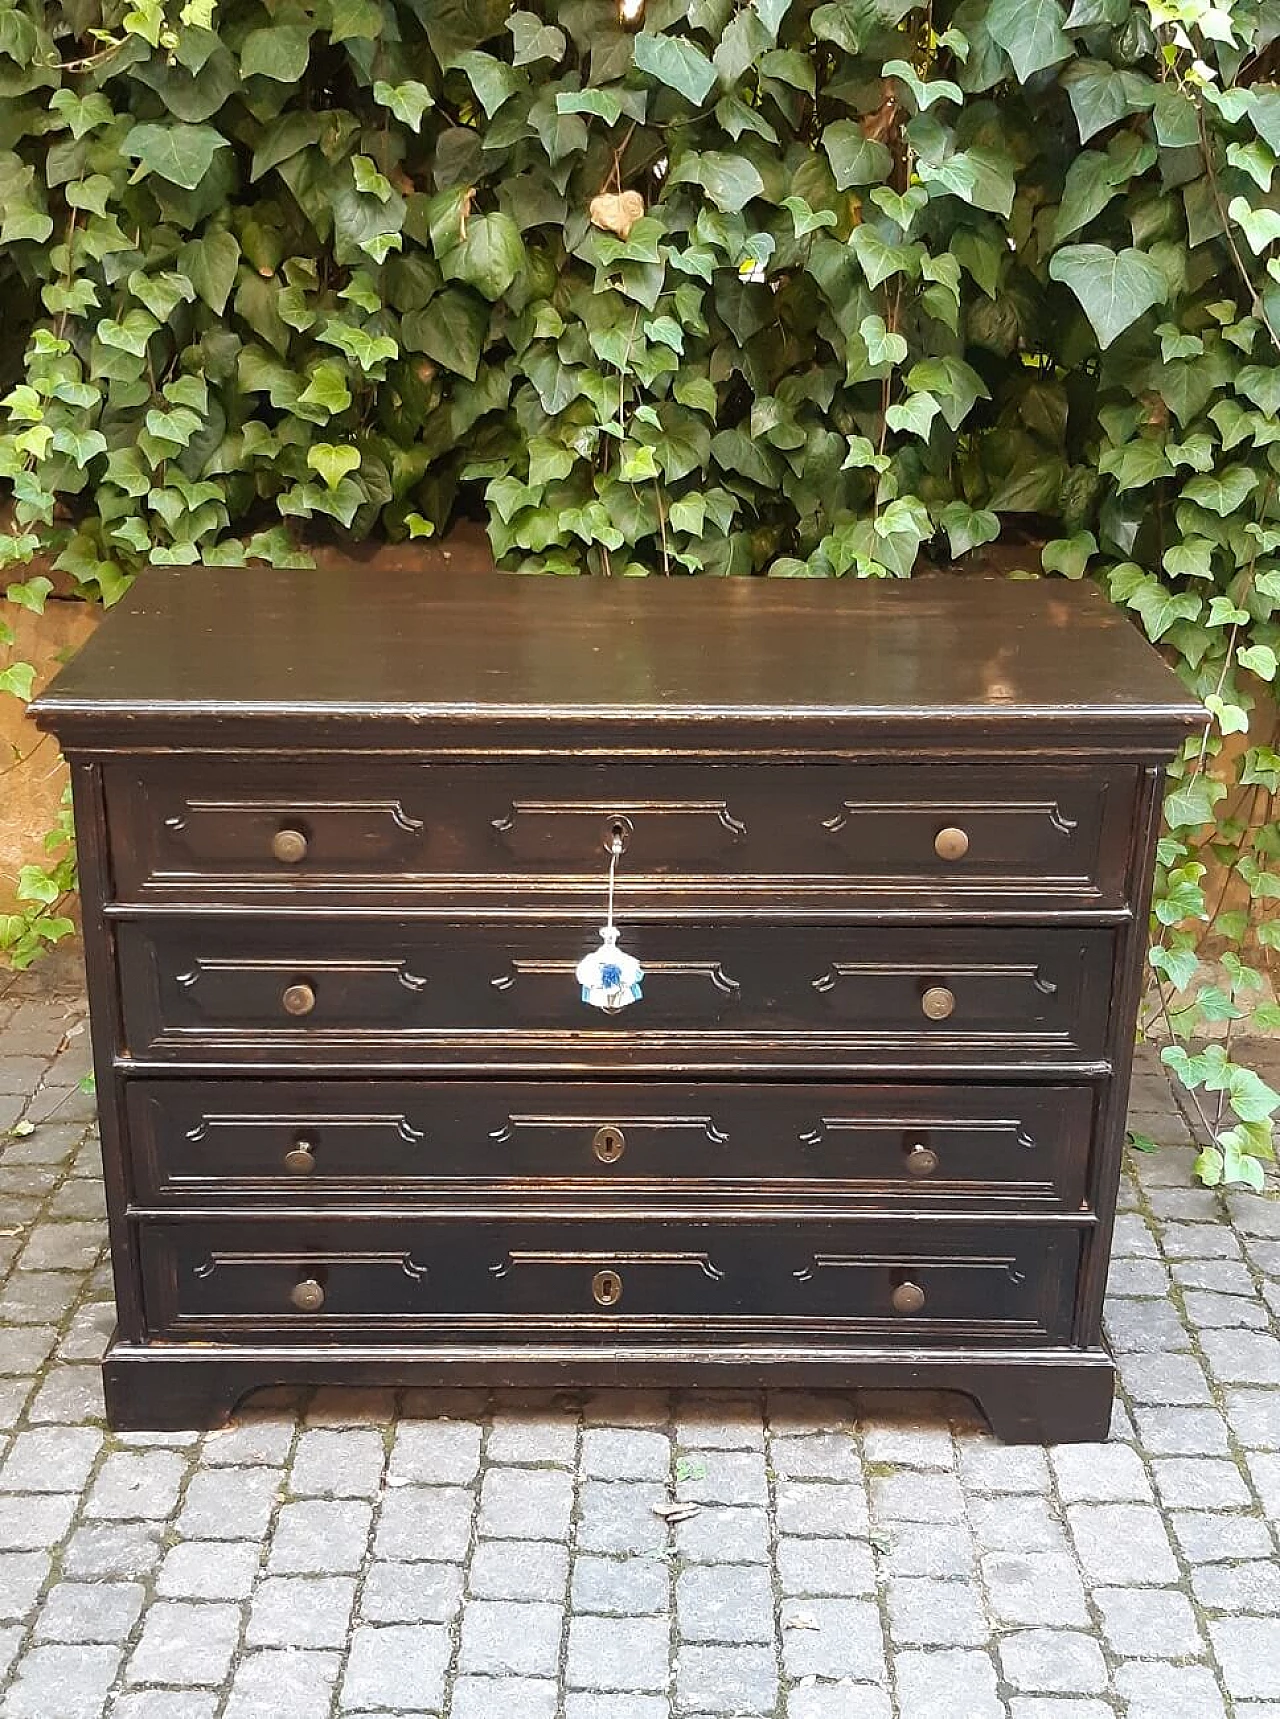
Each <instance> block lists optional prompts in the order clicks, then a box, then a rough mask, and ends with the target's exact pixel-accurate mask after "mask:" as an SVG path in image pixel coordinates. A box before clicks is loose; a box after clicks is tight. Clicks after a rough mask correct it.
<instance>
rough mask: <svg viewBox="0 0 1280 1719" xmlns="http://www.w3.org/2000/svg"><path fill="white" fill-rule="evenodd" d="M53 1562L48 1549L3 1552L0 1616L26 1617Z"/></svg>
mask: <svg viewBox="0 0 1280 1719" xmlns="http://www.w3.org/2000/svg"><path fill="white" fill-rule="evenodd" d="M51 1564H52V1559H51V1558H50V1556H49V1554H48V1553H47V1552H0V1619H3V1620H5V1621H8V1620H10V1619H13V1618H24V1617H26V1615H27V1613H28V1612H29V1611H30V1610H31V1608H32V1607H33V1606H34V1605H35V1603H36V1600H37V1598H38V1597H39V1594H40V1590H41V1588H42V1587H43V1586H44V1584H45V1579H46V1578H47V1576H48V1574H49V1569H50V1566H51Z"/></svg>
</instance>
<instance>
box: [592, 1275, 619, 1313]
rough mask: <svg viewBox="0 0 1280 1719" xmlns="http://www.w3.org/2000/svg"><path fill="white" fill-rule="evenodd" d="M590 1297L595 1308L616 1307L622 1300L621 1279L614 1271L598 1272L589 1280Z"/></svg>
mask: <svg viewBox="0 0 1280 1719" xmlns="http://www.w3.org/2000/svg"><path fill="white" fill-rule="evenodd" d="M591 1295H592V1298H593V1300H594V1301H595V1304H596V1306H597V1307H616V1306H617V1305H618V1303H619V1302H620V1301H621V1300H622V1278H621V1277H620V1276H619V1274H618V1273H617V1272H616V1271H598V1272H597V1273H596V1274H595V1276H594V1277H593V1278H592V1279H591Z"/></svg>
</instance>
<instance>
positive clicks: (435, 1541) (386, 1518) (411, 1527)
mask: <svg viewBox="0 0 1280 1719" xmlns="http://www.w3.org/2000/svg"><path fill="white" fill-rule="evenodd" d="M475 1508H476V1501H475V1495H474V1494H473V1493H471V1492H467V1491H465V1490H464V1489H463V1488H462V1487H459V1486H412V1487H406V1488H405V1489H404V1490H403V1491H400V1492H388V1493H387V1495H386V1497H385V1499H384V1500H383V1504H382V1515H381V1517H380V1519H379V1521H378V1531H377V1534H376V1535H375V1536H374V1542H373V1551H374V1556H375V1557H377V1558H400V1559H403V1560H404V1561H406V1562H410V1563H412V1562H415V1561H418V1560H424V1561H426V1562H431V1563H444V1564H452V1563H458V1562H460V1560H461V1559H463V1558H464V1557H465V1556H466V1553H467V1547H468V1546H469V1545H470V1543H471V1524H472V1520H473V1517H474V1515H475ZM357 1562H358V1559H357ZM350 1567H351V1568H352V1569H354V1568H355V1567H356V1566H355V1564H352V1565H351V1566H350Z"/></svg>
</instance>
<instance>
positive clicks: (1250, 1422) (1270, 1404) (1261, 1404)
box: [1225, 1390, 1280, 1450]
mask: <svg viewBox="0 0 1280 1719" xmlns="http://www.w3.org/2000/svg"><path fill="white" fill-rule="evenodd" d="M1225 1403H1226V1411H1227V1419H1228V1420H1229V1421H1230V1423H1231V1430H1232V1432H1233V1433H1234V1434H1235V1436H1236V1438H1237V1439H1238V1440H1239V1441H1240V1443H1241V1444H1242V1445H1245V1446H1247V1447H1248V1448H1249V1449H1250V1450H1280V1391H1250V1390H1234V1391H1228V1392H1226V1395H1225Z"/></svg>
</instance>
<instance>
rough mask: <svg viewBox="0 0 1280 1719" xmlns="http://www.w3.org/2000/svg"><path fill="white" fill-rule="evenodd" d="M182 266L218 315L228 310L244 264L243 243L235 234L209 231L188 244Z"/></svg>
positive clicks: (210, 307)
mask: <svg viewBox="0 0 1280 1719" xmlns="http://www.w3.org/2000/svg"><path fill="white" fill-rule="evenodd" d="M178 261H179V265H180V267H181V269H182V271H183V273H184V274H185V275H186V276H187V278H188V280H190V282H191V284H192V286H193V287H194V288H195V290H196V292H197V294H198V295H199V296H200V298H202V299H203V300H204V302H205V303H206V304H207V305H208V307H209V309H210V310H211V311H212V312H213V314H214V315H215V316H221V315H222V313H223V311H224V310H225V309H226V306H227V300H228V298H230V296H231V289H232V287H233V286H234V285H235V280H236V270H237V268H238V267H239V265H240V243H239V240H238V239H237V238H236V237H235V235H234V234H233V233H226V232H213V233H208V234H206V236H205V237H204V238H203V239H194V240H193V241H192V242H191V243H190V244H188V245H184V246H183V247H182V250H181V251H180V252H179V255H178Z"/></svg>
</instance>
